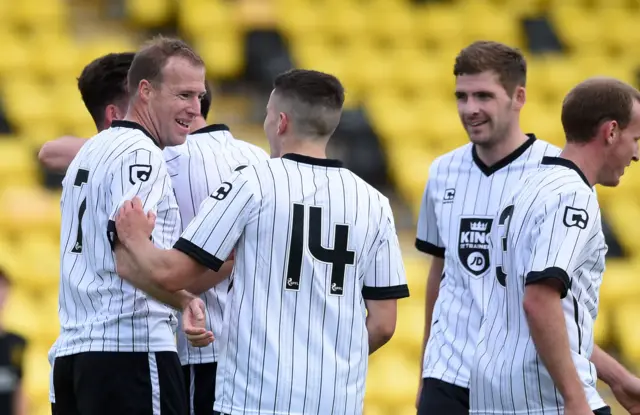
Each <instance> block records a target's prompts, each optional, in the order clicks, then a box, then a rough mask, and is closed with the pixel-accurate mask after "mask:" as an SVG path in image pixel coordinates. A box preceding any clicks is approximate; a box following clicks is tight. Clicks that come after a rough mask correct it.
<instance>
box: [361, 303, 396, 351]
mask: <svg viewBox="0 0 640 415" xmlns="http://www.w3.org/2000/svg"><path fill="white" fill-rule="evenodd" d="M364 301H365V305H366V307H367V312H368V313H367V320H366V326H367V333H368V335H369V354H372V353H373V352H375V351H376V350H378V349H379V348H381V347H382V346H384V345H385V344H386V343H387V342H388V341H389V340H391V337H393V333H394V332H395V330H396V320H397V315H398V301H397V300H395V299H389V300H364Z"/></svg>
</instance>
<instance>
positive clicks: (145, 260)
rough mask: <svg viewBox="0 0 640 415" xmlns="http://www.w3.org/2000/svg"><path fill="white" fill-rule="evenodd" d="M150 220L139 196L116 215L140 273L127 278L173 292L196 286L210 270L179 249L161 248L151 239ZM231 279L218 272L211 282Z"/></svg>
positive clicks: (119, 231)
mask: <svg viewBox="0 0 640 415" xmlns="http://www.w3.org/2000/svg"><path fill="white" fill-rule="evenodd" d="M148 221H149V219H148V217H147V215H146V214H145V213H144V211H143V210H142V203H141V201H140V199H139V198H138V197H136V198H134V199H133V200H132V201H126V202H125V203H124V204H123V205H122V207H121V208H120V211H119V212H118V215H117V216H116V229H117V231H118V240H119V241H120V242H122V244H123V245H124V246H125V247H126V248H127V250H128V251H129V252H130V254H131V259H132V261H133V262H134V264H135V268H136V269H137V270H139V271H140V272H136V273H134V274H136V275H137V276H135V277H132V276H129V275H128V276H126V278H141V279H144V280H147V281H151V282H153V283H155V284H158V286H160V287H161V288H162V289H164V290H167V291H169V292H176V291H179V290H182V289H185V288H186V287H190V286H191V285H193V284H194V281H195V280H196V279H197V278H198V277H199V276H200V275H202V274H203V273H204V272H205V271H207V269H206V268H205V267H204V266H203V265H201V264H199V263H198V262H197V261H195V260H194V259H192V258H191V257H189V256H188V255H186V254H184V253H182V252H180V251H178V250H176V249H168V250H165V249H160V248H157V247H156V246H155V245H154V244H153V242H151V240H150V239H149V232H148V229H147V227H148ZM211 272H212V273H213V271H211ZM227 276H228V275H225V274H224V273H221V272H216V273H215V274H211V275H210V277H211V279H210V281H211V282H212V283H213V284H214V285H216V284H217V283H219V282H220V281H222V280H223V279H224V278H226V277H227Z"/></svg>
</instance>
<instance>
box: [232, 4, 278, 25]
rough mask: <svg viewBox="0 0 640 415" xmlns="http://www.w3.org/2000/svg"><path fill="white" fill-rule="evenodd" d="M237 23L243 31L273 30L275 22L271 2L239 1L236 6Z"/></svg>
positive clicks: (273, 6) (274, 13)
mask: <svg viewBox="0 0 640 415" xmlns="http://www.w3.org/2000/svg"><path fill="white" fill-rule="evenodd" d="M237 13H238V22H239V23H240V26H242V27H243V28H245V29H249V30H251V29H266V28H273V27H274V26H275V24H276V21H277V16H276V7H275V5H274V4H273V2H265V1H262V0H241V1H239V2H238V4H237Z"/></svg>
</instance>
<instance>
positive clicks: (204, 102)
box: [200, 81, 212, 120]
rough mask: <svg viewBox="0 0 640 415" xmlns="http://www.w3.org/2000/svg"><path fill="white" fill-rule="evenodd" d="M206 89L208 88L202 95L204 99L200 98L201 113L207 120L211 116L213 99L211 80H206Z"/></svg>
mask: <svg viewBox="0 0 640 415" xmlns="http://www.w3.org/2000/svg"><path fill="white" fill-rule="evenodd" d="M204 89H205V90H206V92H205V94H204V96H203V97H202V99H201V100H200V115H202V118H204V119H205V120H206V119H207V117H208V116H209V109H210V108H211V99H212V96H211V85H209V82H207V81H205V83H204Z"/></svg>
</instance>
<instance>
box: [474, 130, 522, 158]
mask: <svg viewBox="0 0 640 415" xmlns="http://www.w3.org/2000/svg"><path fill="white" fill-rule="evenodd" d="M528 139H529V137H528V136H527V135H526V134H525V133H523V132H522V131H520V129H518V130H517V131H515V132H514V133H510V134H509V137H508V138H507V139H506V140H501V141H500V142H498V143H496V144H495V145H493V146H491V147H488V146H478V145H477V146H476V154H478V158H479V159H480V160H482V162H483V163H484V164H485V165H487V166H493V165H494V164H496V163H497V162H499V161H500V160H502V159H504V158H505V157H507V156H508V155H509V154H511V153H513V152H514V151H516V150H517V149H518V148H519V147H520V146H521V145H522V144H524V143H525V142H526V141H527V140H528Z"/></svg>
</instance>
